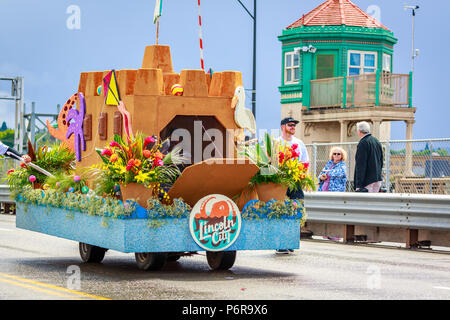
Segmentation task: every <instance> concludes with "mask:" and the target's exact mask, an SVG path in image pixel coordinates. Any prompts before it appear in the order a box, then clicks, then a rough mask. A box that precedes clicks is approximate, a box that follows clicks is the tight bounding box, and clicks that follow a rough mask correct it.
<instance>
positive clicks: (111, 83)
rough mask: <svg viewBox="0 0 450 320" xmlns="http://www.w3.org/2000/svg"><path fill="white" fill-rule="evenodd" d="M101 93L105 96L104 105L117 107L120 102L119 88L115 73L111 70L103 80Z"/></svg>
mask: <svg viewBox="0 0 450 320" xmlns="http://www.w3.org/2000/svg"><path fill="white" fill-rule="evenodd" d="M103 84H104V85H103V93H104V95H105V104H106V105H109V106H118V105H119V101H120V93H119V87H118V86H117V77H116V72H115V71H114V70H111V71H110V72H108V74H107V75H106V76H105V77H104V78H103Z"/></svg>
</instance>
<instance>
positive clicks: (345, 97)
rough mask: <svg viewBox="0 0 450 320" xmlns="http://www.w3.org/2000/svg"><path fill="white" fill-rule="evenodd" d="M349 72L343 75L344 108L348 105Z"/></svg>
mask: <svg viewBox="0 0 450 320" xmlns="http://www.w3.org/2000/svg"><path fill="white" fill-rule="evenodd" d="M346 105H347V72H345V73H344V76H343V77H342V108H343V109H345V108H346V107H347V106H346Z"/></svg>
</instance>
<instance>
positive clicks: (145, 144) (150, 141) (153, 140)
mask: <svg viewBox="0 0 450 320" xmlns="http://www.w3.org/2000/svg"><path fill="white" fill-rule="evenodd" d="M154 142H155V138H153V137H147V138H145V140H144V149H145V148H146V147H147V145H148V144H149V143H154Z"/></svg>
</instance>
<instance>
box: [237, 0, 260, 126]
mask: <svg viewBox="0 0 450 320" xmlns="http://www.w3.org/2000/svg"><path fill="white" fill-rule="evenodd" d="M237 1H238V2H239V4H240V5H241V6H242V7H243V8H244V10H245V11H247V13H248V15H249V16H250V18H252V19H253V79H252V112H253V115H254V117H255V119H256V0H253V14H251V13H250V11H249V10H248V9H247V7H246V6H245V5H244V4H243V3H242V1H241V0H237Z"/></svg>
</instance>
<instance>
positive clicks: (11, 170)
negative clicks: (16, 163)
mask: <svg viewBox="0 0 450 320" xmlns="http://www.w3.org/2000/svg"><path fill="white" fill-rule="evenodd" d="M13 172H14V169H9V170H8V171H7V172H6V174H8V175H10V174H11V173H13Z"/></svg>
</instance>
